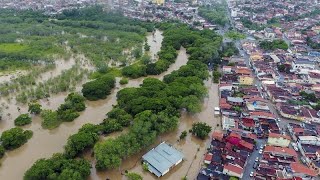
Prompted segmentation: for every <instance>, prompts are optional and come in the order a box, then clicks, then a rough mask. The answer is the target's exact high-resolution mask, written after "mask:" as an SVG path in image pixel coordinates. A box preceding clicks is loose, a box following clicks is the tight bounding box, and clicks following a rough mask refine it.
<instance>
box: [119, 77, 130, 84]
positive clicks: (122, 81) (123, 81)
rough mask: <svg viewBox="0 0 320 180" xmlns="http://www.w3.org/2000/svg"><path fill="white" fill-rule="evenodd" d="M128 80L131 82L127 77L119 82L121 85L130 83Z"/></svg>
mask: <svg viewBox="0 0 320 180" xmlns="http://www.w3.org/2000/svg"><path fill="white" fill-rule="evenodd" d="M128 82H129V80H128V79H127V78H122V79H121V80H120V82H119V83H120V84H121V85H124V84H128Z"/></svg>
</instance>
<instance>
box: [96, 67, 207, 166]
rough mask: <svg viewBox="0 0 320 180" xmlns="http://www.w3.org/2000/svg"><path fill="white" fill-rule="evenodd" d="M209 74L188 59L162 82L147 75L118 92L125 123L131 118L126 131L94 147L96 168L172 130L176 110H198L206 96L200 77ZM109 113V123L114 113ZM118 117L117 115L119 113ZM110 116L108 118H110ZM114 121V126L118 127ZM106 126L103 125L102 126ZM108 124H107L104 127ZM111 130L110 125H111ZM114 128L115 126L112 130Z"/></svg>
mask: <svg viewBox="0 0 320 180" xmlns="http://www.w3.org/2000/svg"><path fill="white" fill-rule="evenodd" d="M207 77H208V72H207V67H206V65H205V64H203V63H202V62H200V61H189V62H188V64H187V65H186V66H183V67H181V68H180V69H179V70H177V71H174V72H173V73H172V74H170V75H167V76H165V78H164V82H162V81H160V80H158V79H154V78H146V79H145V80H144V81H143V84H142V85H141V86H140V88H126V89H123V90H121V91H119V92H118V94H117V98H118V107H117V108H116V111H119V112H122V113H123V115H124V116H125V117H126V116H127V117H126V118H121V119H126V121H122V122H124V123H125V124H126V125H128V124H129V123H130V122H131V121H129V119H130V118H129V115H132V116H133V117H134V120H133V121H132V122H133V124H132V125H131V126H130V130H129V133H128V134H124V135H121V136H120V137H118V138H116V139H108V140H106V141H104V142H101V143H98V144H96V146H95V148H94V153H95V157H96V159H97V164H96V167H97V168H98V169H106V168H114V167H117V166H119V165H120V163H121V160H122V159H123V158H125V157H128V156H130V155H132V154H135V153H137V152H138V151H140V150H141V149H142V148H144V147H147V146H148V145H151V144H152V143H153V142H154V141H155V139H156V137H157V135H159V134H161V133H164V132H168V131H171V130H173V129H175V128H176V127H177V125H178V118H179V115H180V113H179V110H180V109H186V110H187V111H189V112H193V113H195V112H199V111H200V110H201V109H200V108H199V107H201V99H202V98H203V97H204V96H205V95H206V88H205V87H204V86H203V82H202V81H203V80H204V79H206V78H207ZM114 111H115V110H113V111H111V114H110V113H109V114H108V121H105V123H111V122H110V120H112V118H113V117H116V116H113V115H112V114H113V112H114ZM118 117H119V116H118ZM110 118H111V119H110ZM116 122H119V119H118V120H113V121H112V124H113V125H114V126H112V127H113V128H119V129H120V128H121V125H122V126H123V124H121V125H120V123H118V125H117V123H116ZM104 126H105V125H104ZM107 127H109V126H107ZM111 129H112V128H111ZM112 130H114V129H112Z"/></svg>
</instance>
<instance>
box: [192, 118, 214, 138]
mask: <svg viewBox="0 0 320 180" xmlns="http://www.w3.org/2000/svg"><path fill="white" fill-rule="evenodd" d="M210 131H211V127H210V126H209V125H207V124H206V123H203V122H198V123H194V124H192V134H193V135H195V136H197V137H199V138H200V139H205V138H206V137H207V136H208V134H209V132H210Z"/></svg>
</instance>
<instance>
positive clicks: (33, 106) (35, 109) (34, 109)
mask: <svg viewBox="0 0 320 180" xmlns="http://www.w3.org/2000/svg"><path fill="white" fill-rule="evenodd" d="M28 112H30V113H31V114H40V113H41V105H40V104H39V103H29V109H28Z"/></svg>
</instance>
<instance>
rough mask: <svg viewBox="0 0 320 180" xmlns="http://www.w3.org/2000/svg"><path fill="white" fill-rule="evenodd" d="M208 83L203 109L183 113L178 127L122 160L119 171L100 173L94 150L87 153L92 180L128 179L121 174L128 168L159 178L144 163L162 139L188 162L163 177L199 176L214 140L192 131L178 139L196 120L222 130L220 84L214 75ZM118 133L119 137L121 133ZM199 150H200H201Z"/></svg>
mask: <svg viewBox="0 0 320 180" xmlns="http://www.w3.org/2000/svg"><path fill="white" fill-rule="evenodd" d="M205 85H206V87H207V89H208V92H209V93H208V97H206V98H205V99H204V102H203V106H202V112H200V113H197V114H194V115H191V114H188V113H186V112H182V116H181V118H180V123H179V126H178V128H177V130H175V131H173V132H170V133H167V134H163V135H161V136H160V137H159V138H158V139H157V142H156V143H155V144H153V145H152V147H149V148H148V149H146V150H143V151H141V152H140V153H138V154H136V155H135V156H132V157H129V158H128V159H126V160H124V161H123V162H122V165H121V167H120V168H119V169H115V170H108V171H102V172H97V171H96V169H95V168H94V167H95V162H94V158H92V157H91V156H90V155H91V151H90V152H87V154H86V155H85V157H86V158H87V159H89V160H91V162H92V169H91V175H90V180H99V179H107V178H109V179H111V180H118V179H126V178H125V176H123V175H122V174H121V173H123V172H124V171H125V170H128V171H129V172H136V173H139V174H140V175H142V176H143V178H144V179H146V180H149V179H158V178H157V177H156V176H154V175H153V174H151V173H150V172H144V171H143V169H142V166H141V157H142V156H143V155H144V154H145V153H146V152H147V151H148V150H150V149H152V148H153V147H155V146H157V145H158V144H159V143H160V142H162V141H166V142H168V143H170V144H171V145H173V146H174V147H175V148H176V149H178V150H180V151H181V152H182V153H183V154H184V156H185V158H184V161H183V162H182V163H181V164H179V165H178V166H177V167H175V168H173V169H172V170H171V171H169V173H168V174H166V175H165V176H164V177H161V178H160V179H163V180H171V179H174V180H176V179H177V180H178V179H181V178H182V177H184V176H187V177H188V179H195V178H196V176H197V174H198V172H199V169H200V167H201V165H202V161H203V157H204V154H205V153H206V149H207V147H208V144H209V143H210V138H207V139H206V140H205V141H202V140H200V139H198V138H196V137H194V136H192V135H191V134H190V133H188V136H187V138H186V139H185V140H182V141H180V142H179V141H178V139H179V136H180V134H181V132H182V131H185V130H186V131H189V129H191V127H192V124H193V123H194V122H206V123H208V124H209V125H211V126H212V127H213V130H221V129H220V126H219V127H217V124H219V125H220V122H221V119H220V117H215V116H214V107H216V106H218V105H219V102H218V98H217V97H218V91H217V90H218V85H217V84H213V83H212V79H211V78H210V79H209V80H208V81H206V82H205ZM118 135H119V133H117V134H116V135H115V136H118ZM198 149H199V151H198Z"/></svg>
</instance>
